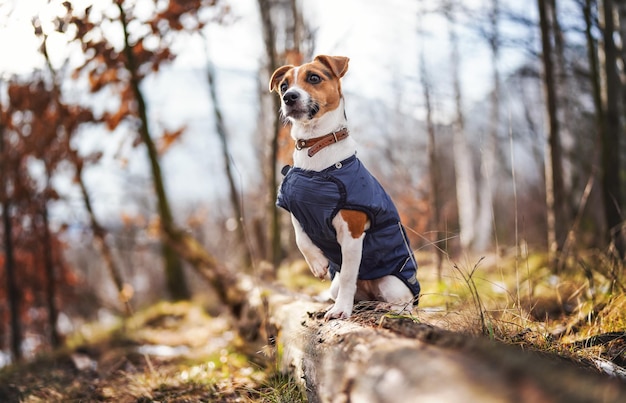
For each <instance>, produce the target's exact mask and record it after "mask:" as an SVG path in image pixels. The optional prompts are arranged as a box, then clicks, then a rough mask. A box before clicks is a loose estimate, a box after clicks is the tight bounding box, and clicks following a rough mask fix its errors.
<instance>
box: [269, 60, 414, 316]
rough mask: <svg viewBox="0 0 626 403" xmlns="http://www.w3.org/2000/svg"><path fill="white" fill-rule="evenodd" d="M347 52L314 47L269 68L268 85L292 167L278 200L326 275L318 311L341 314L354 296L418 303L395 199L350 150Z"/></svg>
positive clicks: (310, 259)
mask: <svg viewBox="0 0 626 403" xmlns="http://www.w3.org/2000/svg"><path fill="white" fill-rule="evenodd" d="M348 62H349V58H347V57H343V56H326V55H319V56H317V57H315V59H314V60H313V61H312V62H310V63H306V64H302V65H300V66H292V65H286V66H282V67H279V68H278V69H276V71H274V73H273V74H272V76H271V78H270V82H269V89H270V92H274V91H276V92H277V93H278V95H279V96H280V99H281V108H280V113H281V115H282V116H283V118H285V119H286V121H288V122H289V123H291V137H292V138H293V139H294V141H295V149H294V151H293V167H289V166H287V167H285V168H283V174H284V175H285V176H284V178H283V181H282V183H281V185H280V188H279V190H278V196H277V201H276V204H277V205H278V206H279V207H282V208H284V209H285V210H287V211H288V212H290V213H291V221H292V224H293V228H294V231H295V239H296V244H297V246H298V248H299V249H300V251H301V253H302V255H303V256H304V259H305V260H306V262H307V263H308V265H309V267H310V269H311V272H312V273H313V275H315V276H316V277H318V278H320V279H324V278H325V277H326V276H328V275H330V277H331V279H332V282H331V286H330V297H331V298H332V299H333V300H334V304H333V306H332V307H331V308H330V309H329V310H328V311H327V312H326V314H325V315H324V317H325V319H326V320H329V319H337V318H341V319H346V318H349V317H350V315H351V314H352V310H353V307H354V302H355V301H363V300H370V301H381V302H384V303H389V304H392V306H393V307H395V310H399V311H402V310H404V309H406V308H407V307H409V306H411V305H416V304H417V301H418V299H419V293H420V284H419V282H418V280H417V278H416V271H417V263H416V261H415V257H414V255H413V252H412V249H411V247H410V245H409V241H408V238H407V236H406V233H405V230H404V227H403V226H402V224H401V223H400V218H399V215H398V212H397V210H396V207H395V206H394V204H393V202H392V201H391V198H390V197H389V195H388V194H387V193H386V192H385V191H384V189H383V188H382V186H381V185H380V184H379V182H378V181H377V180H376V179H375V178H374V177H373V176H372V175H371V174H370V173H369V172H368V171H367V169H366V168H365V167H364V166H363V164H362V163H361V161H360V160H359V159H358V158H357V157H356V142H355V140H354V139H353V137H352V136H351V135H350V134H349V130H348V126H347V118H346V113H345V106H344V97H343V94H342V91H341V78H342V77H343V76H344V75H345V74H346V71H347V70H348Z"/></svg>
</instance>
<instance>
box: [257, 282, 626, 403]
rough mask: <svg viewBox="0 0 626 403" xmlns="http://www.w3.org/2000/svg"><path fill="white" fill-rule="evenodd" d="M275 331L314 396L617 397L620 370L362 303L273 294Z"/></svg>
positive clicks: (623, 391) (288, 363) (285, 358)
mask: <svg viewBox="0 0 626 403" xmlns="http://www.w3.org/2000/svg"><path fill="white" fill-rule="evenodd" d="M267 305H268V309H269V316H270V325H271V326H270V327H269V328H270V332H271V334H270V335H269V336H270V338H271V340H275V341H276V349H277V351H280V352H281V354H280V357H279V359H280V362H279V364H280V365H281V367H282V369H283V370H285V371H291V372H293V376H294V378H295V379H298V380H301V382H302V383H303V384H304V386H305V388H306V392H307V395H308V400H309V402H365V403H368V402H376V403H383V402H390V403H391V402H393V403H402V402H416V401H433V402H533V403H542V402H568V403H575V402H600V401H602V402H618V401H624V399H626V386H625V385H624V384H623V383H621V382H619V381H618V380H616V379H611V378H608V377H604V376H601V375H600V374H595V373H592V372H589V371H583V370H580V369H578V368H574V367H573V366H572V365H570V364H567V363H565V362H563V361H557V360H549V359H546V358H541V357H539V356H538V355H536V354H532V353H528V352H524V351H523V350H520V349H518V348H515V347H511V346H506V345H502V344H499V343H496V342H492V341H489V340H486V339H482V338H474V337H471V336H468V335H466V334H462V333H453V332H450V331H446V330H443V329H440V328H437V327H434V326H432V325H429V324H426V323H424V322H420V323H416V322H414V321H413V320H411V319H410V318H408V317H396V316H390V315H388V314H386V313H384V312H372V311H371V310H366V311H362V312H359V311H358V306H357V311H356V312H355V314H354V315H353V317H352V318H351V319H350V320H332V321H328V322H326V321H324V320H323V319H321V314H319V313H318V312H317V311H318V310H320V309H321V308H322V307H323V305H321V304H319V303H313V302H310V301H309V300H307V299H306V297H302V298H299V297H297V296H296V297H287V296H285V295H277V294H272V296H271V297H270V298H269V299H268V301H267Z"/></svg>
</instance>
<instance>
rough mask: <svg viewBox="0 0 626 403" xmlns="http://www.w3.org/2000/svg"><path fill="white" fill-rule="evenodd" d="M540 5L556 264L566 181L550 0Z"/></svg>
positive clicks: (550, 239)
mask: <svg viewBox="0 0 626 403" xmlns="http://www.w3.org/2000/svg"><path fill="white" fill-rule="evenodd" d="M537 2H538V8H539V27H540V30H541V48H542V49H541V53H542V61H543V70H544V77H543V87H544V94H545V98H546V122H547V126H548V130H547V138H548V141H547V142H546V153H545V182H546V207H547V223H548V251H549V253H550V255H551V257H550V260H551V262H552V264H553V266H554V268H556V259H557V258H558V256H557V253H558V252H559V251H560V250H561V248H562V243H563V242H564V239H565V238H564V235H563V224H564V217H563V214H564V205H565V204H564V201H565V197H564V196H565V195H564V185H563V166H562V150H561V138H560V134H559V121H558V116H557V112H558V105H557V103H558V101H557V93H556V79H555V69H554V61H553V60H552V52H553V48H552V29H551V26H550V25H551V24H550V20H551V19H550V13H553V12H554V10H553V9H551V8H550V2H549V1H548V0H537Z"/></svg>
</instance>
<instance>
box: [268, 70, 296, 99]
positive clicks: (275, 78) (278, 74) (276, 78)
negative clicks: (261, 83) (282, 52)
mask: <svg viewBox="0 0 626 403" xmlns="http://www.w3.org/2000/svg"><path fill="white" fill-rule="evenodd" d="M292 68H293V66H292V65H290V64H289V65H286V66H282V67H279V68H277V69H276V71H274V74H272V78H270V92H272V91H274V90H277V88H276V86H277V85H278V83H279V82H280V80H282V79H283V77H284V76H285V74H287V72H288V71H289V70H291V69H292ZM276 92H278V91H276Z"/></svg>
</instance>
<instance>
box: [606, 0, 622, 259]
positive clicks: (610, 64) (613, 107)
mask: <svg viewBox="0 0 626 403" xmlns="http://www.w3.org/2000/svg"><path fill="white" fill-rule="evenodd" d="M613 9H614V7H613V0H604V29H603V33H604V62H605V65H604V69H605V74H606V84H605V90H606V110H605V116H604V117H605V127H604V129H605V130H604V131H603V132H602V187H603V199H604V212H605V216H606V222H607V226H608V228H609V237H610V240H611V242H612V243H613V245H614V246H615V250H616V253H617V254H618V255H619V257H620V258H622V259H624V257H625V256H626V240H625V239H624V237H625V236H626V235H625V234H624V229H623V228H622V226H623V223H622V222H623V221H624V217H622V216H621V214H620V211H621V208H622V206H623V202H622V194H621V186H620V172H621V165H620V137H621V136H623V133H622V128H621V126H620V105H619V102H620V89H621V82H620V77H619V73H618V69H617V58H618V54H617V48H616V46H615V42H614V40H613V34H614V32H615V26H614V23H613Z"/></svg>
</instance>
